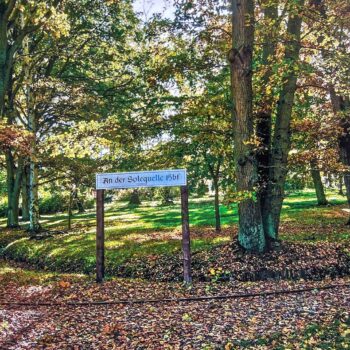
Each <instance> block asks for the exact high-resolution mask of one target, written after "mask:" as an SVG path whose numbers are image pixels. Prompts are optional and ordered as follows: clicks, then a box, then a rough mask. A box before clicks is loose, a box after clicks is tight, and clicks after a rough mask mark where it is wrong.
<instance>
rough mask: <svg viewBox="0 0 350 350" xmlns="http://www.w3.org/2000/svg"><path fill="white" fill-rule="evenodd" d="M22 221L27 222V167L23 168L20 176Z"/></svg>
mask: <svg viewBox="0 0 350 350" xmlns="http://www.w3.org/2000/svg"><path fill="white" fill-rule="evenodd" d="M21 195H22V220H23V221H29V167H28V165H25V166H24V167H23V175H22V190H21Z"/></svg>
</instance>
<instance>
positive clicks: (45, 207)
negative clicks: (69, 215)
mask: <svg viewBox="0 0 350 350" xmlns="http://www.w3.org/2000/svg"><path fill="white" fill-rule="evenodd" d="M39 210H40V213H42V214H52V213H58V212H63V211H65V210H67V202H66V198H65V197H64V196H63V195H62V194H60V193H55V192H54V193H52V194H51V195H50V196H48V197H45V198H43V199H40V201H39Z"/></svg>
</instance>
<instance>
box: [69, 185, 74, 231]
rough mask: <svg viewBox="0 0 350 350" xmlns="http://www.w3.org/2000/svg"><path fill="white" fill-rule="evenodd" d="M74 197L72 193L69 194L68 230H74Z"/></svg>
mask: <svg viewBox="0 0 350 350" xmlns="http://www.w3.org/2000/svg"><path fill="white" fill-rule="evenodd" d="M73 196H74V194H73V193H72V191H70V193H69V201H68V230H71V229H72V216H73V213H72V204H73Z"/></svg>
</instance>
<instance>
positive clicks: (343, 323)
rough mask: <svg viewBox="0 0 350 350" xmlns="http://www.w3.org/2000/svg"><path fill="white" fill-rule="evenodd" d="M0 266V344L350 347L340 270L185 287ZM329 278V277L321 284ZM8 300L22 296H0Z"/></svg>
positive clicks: (347, 286)
mask: <svg viewBox="0 0 350 350" xmlns="http://www.w3.org/2000/svg"><path fill="white" fill-rule="evenodd" d="M0 271H1V274H0V303H1V305H0V348H1V349H9V350H11V349H16V350H21V349H203V350H204V349H207V350H209V349H223V350H230V349H348V348H350V319H349V310H350V278H349V277H343V278H337V279H333V280H331V279H325V280H323V281H322V282H321V281H304V280H299V281H298V282H296V281H295V282H290V281H289V282H287V281H279V282H277V281H274V282H273V281H269V282H237V281H231V282H198V283H195V284H194V285H193V286H192V287H191V288H188V287H185V286H183V285H182V284H181V283H164V282H150V281H142V280H128V279H118V280H109V281H106V282H105V283H104V284H102V285H97V284H95V283H94V282H93V281H92V280H90V279H89V278H87V277H85V276H78V275H61V274H47V273H43V272H41V273H38V272H34V271H26V270H21V269H19V268H18V267H17V268H14V267H13V266H9V265H8V264H5V263H2V265H1V269H0ZM330 285H336V286H337V287H336V288H332V289H321V288H322V287H324V286H330ZM303 288H309V290H308V291H305V292H298V293H290V294H276V295H269V296H266V295H262V296H255V297H240V298H230V299H223V300H206V301H193V300H192V301H182V302H176V301H171V302H169V301H168V302H158V303H150V302H146V303H143V304H121V303H118V302H117V303H114V304H107V305H89V304H86V305H74V302H78V303H79V302H84V301H86V302H91V301H101V300H103V301H114V302H115V301H118V300H129V301H134V300H140V299H163V298H182V297H190V298H193V297H196V296H218V295H227V294H239V295H243V294H246V293H260V292H263V293H265V292H267V291H270V292H271V291H281V290H291V289H299V290H300V289H303ZM310 288H311V290H310ZM8 302H9V303H14V302H15V303H16V302H27V303H28V302H29V303H32V305H26V306H18V305H9V304H8V305H5V304H4V303H8ZM40 302H41V303H43V302H44V303H45V302H48V303H49V304H50V303H57V304H54V305H51V306H50V305H45V306H43V305H42V306H40V305H37V303H40ZM67 303H70V305H67Z"/></svg>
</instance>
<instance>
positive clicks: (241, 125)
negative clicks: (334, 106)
mask: <svg viewBox="0 0 350 350" xmlns="http://www.w3.org/2000/svg"><path fill="white" fill-rule="evenodd" d="M232 28H233V29H232V31H233V33H232V34H233V35H232V37H233V48H232V50H231V51H230V53H229V56H228V58H229V61H230V67H231V91H232V98H233V111H232V112H233V119H234V143H235V168H236V183H237V191H238V192H239V193H242V194H243V196H244V197H245V198H244V199H243V200H241V201H240V202H239V203H238V214H239V229H238V242H239V244H240V245H241V246H242V247H243V248H244V249H246V250H249V251H255V252H262V251H264V250H265V236H264V230H263V225H262V219H261V211H260V204H259V202H257V201H256V200H254V195H255V187H256V184H257V181H258V169H257V162H256V154H255V151H254V149H253V144H252V142H251V141H252V139H253V138H254V127H253V104H252V102H253V100H252V97H253V89H252V58H253V57H252V56H253V45H254V1H253V0H240V1H238V0H232Z"/></svg>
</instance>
